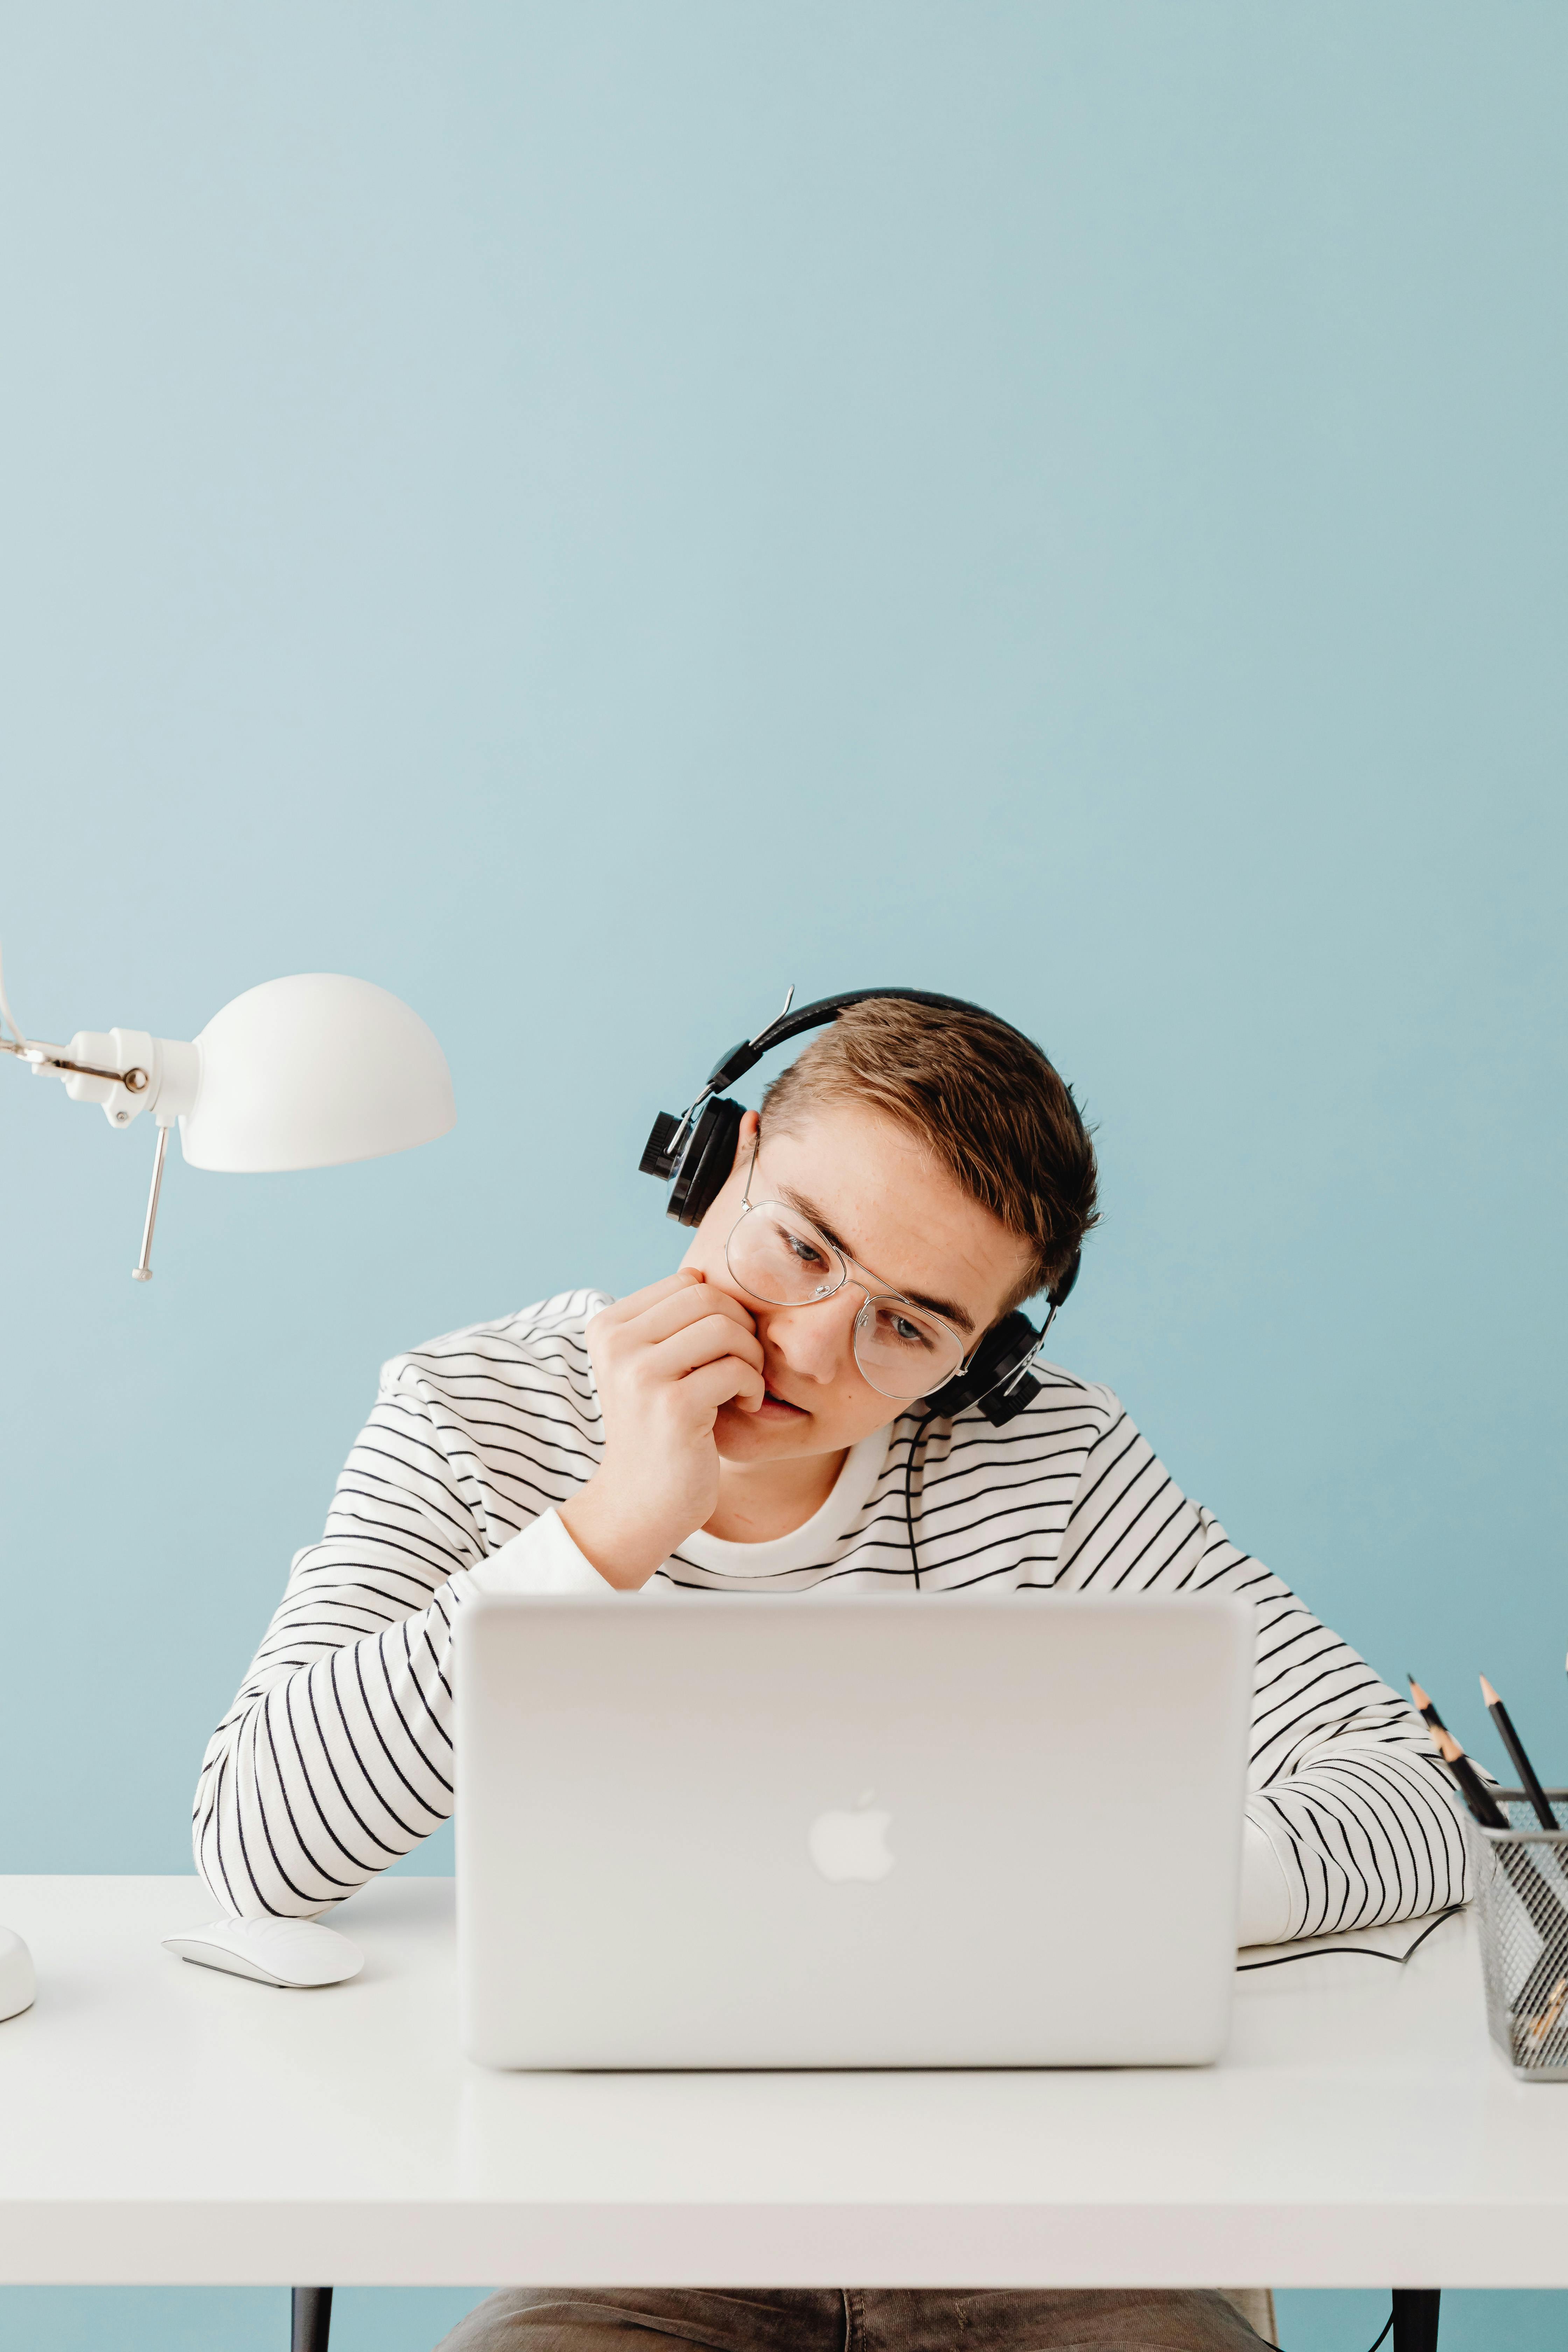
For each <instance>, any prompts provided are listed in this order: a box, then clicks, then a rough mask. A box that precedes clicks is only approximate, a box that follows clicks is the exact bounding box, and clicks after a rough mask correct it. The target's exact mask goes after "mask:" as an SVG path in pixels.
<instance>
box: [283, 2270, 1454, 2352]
mask: <svg viewBox="0 0 1568 2352" xmlns="http://www.w3.org/2000/svg"><path fill="white" fill-rule="evenodd" d="M1438 2292H1439V2290H1438V2289H1437V2288H1436V2287H1435V2286H1396V2287H1395V2288H1394V2352H1437V2297H1438ZM321 2341H322V2343H323V2344H324V2343H325V2342H326V2338H325V2336H323V2337H322V2339H321Z"/></svg>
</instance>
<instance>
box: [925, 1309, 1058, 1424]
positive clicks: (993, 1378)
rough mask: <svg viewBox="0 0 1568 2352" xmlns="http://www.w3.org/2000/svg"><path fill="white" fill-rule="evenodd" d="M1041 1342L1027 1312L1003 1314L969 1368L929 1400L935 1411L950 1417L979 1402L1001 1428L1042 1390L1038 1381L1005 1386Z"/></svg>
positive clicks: (977, 1351) (987, 1416) (980, 1346)
mask: <svg viewBox="0 0 1568 2352" xmlns="http://www.w3.org/2000/svg"><path fill="white" fill-rule="evenodd" d="M1039 1344H1040V1335H1039V1333H1038V1332H1037V1330H1036V1328H1035V1327H1034V1325H1033V1324H1032V1323H1031V1322H1030V1320H1029V1318H1028V1317H1027V1316H1026V1315H1020V1314H1019V1313H1018V1312H1017V1311H1016V1309H1015V1311H1014V1312H1013V1313H1012V1314H1011V1315H1004V1317H1003V1318H1002V1320H1001V1322H1000V1323H998V1324H997V1325H996V1326H995V1327H994V1329H992V1330H990V1331H987V1333H986V1334H985V1337H984V1339H982V1341H981V1342H980V1345H979V1347H978V1348H977V1349H975V1351H974V1361H973V1363H972V1364H971V1365H970V1367H969V1370H967V1371H966V1372H957V1373H955V1374H954V1375H953V1377H952V1380H951V1381H948V1382H947V1385H946V1386H945V1387H944V1388H940V1389H938V1390H937V1391H936V1394H935V1395H934V1396H933V1397H931V1398H930V1399H929V1400H928V1402H930V1404H931V1407H932V1409H933V1410H934V1411H935V1412H940V1413H945V1414H947V1415H948V1416H949V1417H950V1418H951V1416H952V1414H954V1413H959V1412H963V1409H964V1407H965V1406H966V1405H972V1404H977V1405H978V1406H979V1407H980V1410H981V1411H982V1412H983V1413H984V1415H985V1418H986V1420H987V1421H989V1422H991V1423H993V1424H994V1426H995V1427H996V1428H998V1429H1000V1428H1001V1426H1002V1424H1003V1423H1005V1422H1009V1421H1011V1420H1012V1419H1013V1418H1014V1416H1015V1414H1016V1413H1020V1412H1023V1410H1024V1407H1025V1406H1026V1404H1027V1403H1028V1402H1030V1400H1031V1399H1032V1398H1034V1397H1037V1396H1038V1394H1039V1392H1040V1384H1039V1382H1038V1381H1032V1380H1022V1381H1019V1382H1018V1384H1017V1386H1016V1388H1014V1389H1012V1390H1009V1389H1008V1388H1007V1387H1006V1386H1005V1383H1006V1381H1008V1379H1009V1377H1010V1375H1011V1374H1012V1373H1014V1372H1016V1370H1017V1369H1018V1367H1019V1365H1020V1364H1026V1363H1027V1362H1028V1360H1029V1358H1030V1357H1031V1356H1032V1355H1033V1354H1034V1352H1035V1349H1037V1347H1038V1346H1039Z"/></svg>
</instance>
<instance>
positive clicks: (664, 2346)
mask: <svg viewBox="0 0 1568 2352" xmlns="http://www.w3.org/2000/svg"><path fill="white" fill-rule="evenodd" d="M1237 2300H1238V2301H1239V2300H1240V2298H1238V2299H1237ZM1250 2300H1251V2298H1248V2301H1249V2302H1250ZM1258 2316H1259V2317H1261V2318H1267V2317H1268V2313H1267V2311H1266V2310H1265V2309H1261V2308H1260V2309H1259V2310H1258ZM637 2336H644V2337H647V2339H648V2341H647V2342H646V2343H643V2344H640V2345H639V2344H637V2343H636V2342H634V2341H631V2340H629V2339H633V2338H635V2337H637ZM654 2339H658V2340H657V2342H656V2341H655V2340H654ZM1267 2340H1268V2339H1267V2338H1266V2337H1263V2336H1258V2335H1257V2334H1256V2333H1255V2332H1254V2330H1253V2329H1252V2328H1251V2327H1250V2326H1248V2325H1247V2321H1246V2319H1244V2318H1243V2317H1242V2315H1241V2313H1240V2311H1239V2310H1238V2309H1237V2304H1236V2303H1233V2302H1231V2301H1230V2300H1228V2299H1227V2298H1226V2296H1225V2295H1223V2294H1218V2293H1212V2292H1207V2291H1200V2290H1198V2289H1195V2288H1192V2289H1174V2288H1161V2287H1127V2288H1118V2289H1115V2290H1112V2291H1110V2292H1100V2293H1097V2294H1086V2293H1079V2292H1077V2291H1074V2292H1070V2293H1062V2294H1058V2293H1056V2292H1054V2291H1048V2290H1045V2289H1033V2288H1032V2289H1027V2290H1019V2289H1016V2288H1011V2287H1001V2288H997V2289H994V2290H988V2291H983V2292H976V2293H956V2292H953V2291H952V2290H944V2291H942V2292H940V2293H939V2292H935V2291H930V2290H927V2289H925V2288H917V2289H910V2290H905V2289H902V2288H878V2287H864V2288H862V2287H845V2288H838V2287H833V2288H816V2287H781V2288H776V2289H773V2290H770V2291H760V2290H759V2291H753V2292H751V2293H733V2294H728V2293H720V2292H718V2291H717V2290H710V2289H708V2288H695V2287H648V2288H636V2287H592V2288H577V2287H520V2288H516V2289H514V2290H512V2291H511V2292H510V2293H509V2294H493V2295H491V2297H490V2298H489V2302H488V2303H482V2304H480V2305H479V2308H478V2309H477V2310H476V2311H471V2312H470V2313H469V2314H468V2317H467V2319H465V2320H464V2321H462V2323H461V2324H460V2326H458V2327H457V2328H455V2329H454V2331H453V2332H452V2334H451V2335H450V2336H447V2339H446V2341H445V2342H444V2343H443V2344H442V2345H441V2346H440V2347H438V2352H1079V2347H1082V2352H1258V2346H1259V2345H1260V2344H1262V2343H1264V2342H1266V2341H1267Z"/></svg>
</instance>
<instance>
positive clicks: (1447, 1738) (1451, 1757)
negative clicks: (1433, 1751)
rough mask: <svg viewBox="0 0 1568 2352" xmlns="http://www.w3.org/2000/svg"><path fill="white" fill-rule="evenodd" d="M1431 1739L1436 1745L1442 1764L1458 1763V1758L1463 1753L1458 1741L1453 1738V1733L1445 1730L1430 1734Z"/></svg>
mask: <svg viewBox="0 0 1568 2352" xmlns="http://www.w3.org/2000/svg"><path fill="white" fill-rule="evenodd" d="M1432 1737H1433V1738H1434V1739H1435V1740H1436V1743H1437V1752H1438V1754H1439V1755H1440V1756H1441V1757H1442V1759H1443V1761H1444V1763H1445V1764H1456V1763H1458V1759H1459V1758H1460V1757H1461V1756H1462V1755H1463V1754H1464V1752H1465V1751H1464V1749H1463V1748H1461V1747H1460V1745H1459V1743H1458V1740H1457V1739H1456V1738H1455V1737H1454V1735H1453V1733H1452V1732H1451V1731H1448V1730H1447V1729H1445V1730H1442V1731H1435V1732H1434V1733H1433V1734H1432Z"/></svg>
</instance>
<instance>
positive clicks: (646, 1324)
mask: <svg viewBox="0 0 1568 2352" xmlns="http://www.w3.org/2000/svg"><path fill="white" fill-rule="evenodd" d="M715 1315H716V1316H721V1317H722V1318H724V1320H725V1321H726V1322H728V1323H730V1324H731V1325H732V1326H733V1328H735V1329H736V1330H737V1331H747V1332H752V1331H755V1329H756V1328H757V1327H756V1321H755V1318H753V1317H752V1316H751V1315H749V1314H748V1313H747V1312H746V1309H745V1308H744V1307H742V1304H741V1302H740V1300H739V1299H738V1298H731V1296H730V1294H729V1292H728V1291H727V1290H721V1289H720V1288H719V1286H718V1285H717V1284H716V1283H711V1282H706V1283H698V1282H694V1283H691V1284H689V1286H687V1287H686V1288H684V1289H682V1290H678V1291H676V1292H674V1293H673V1294H672V1295H669V1296H667V1297H663V1298H656V1299H654V1300H653V1301H652V1302H651V1304H650V1305H648V1306H647V1307H645V1308H644V1309H643V1311H642V1313H641V1314H640V1315H639V1316H638V1317H637V1320H636V1323H635V1325H633V1326H631V1327H629V1328H630V1332H631V1336H632V1337H633V1338H634V1339H637V1340H640V1341H643V1342H646V1344H647V1345H648V1346H649V1347H657V1346H658V1342H659V1341H660V1340H661V1339H668V1338H669V1337H670V1335H671V1334H672V1333H673V1332H676V1331H680V1330H684V1329H685V1328H687V1326H688V1325H689V1324H691V1323H701V1322H706V1321H707V1319H708V1318H709V1317H710V1316H715ZM624 1328H627V1327H624Z"/></svg>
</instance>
